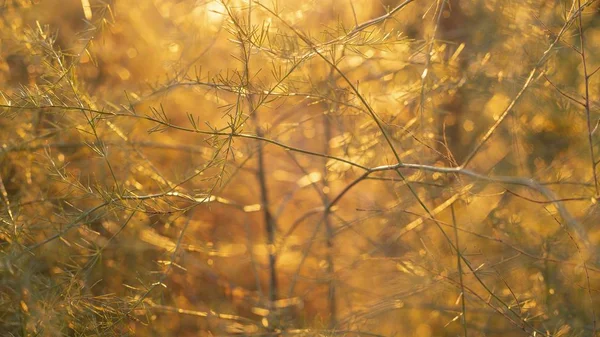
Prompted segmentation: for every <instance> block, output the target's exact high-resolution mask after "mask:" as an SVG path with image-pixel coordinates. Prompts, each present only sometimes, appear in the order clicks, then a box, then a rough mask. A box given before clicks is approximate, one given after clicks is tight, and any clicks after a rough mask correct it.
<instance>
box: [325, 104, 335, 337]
mask: <svg viewBox="0 0 600 337" xmlns="http://www.w3.org/2000/svg"><path fill="white" fill-rule="evenodd" d="M323 126H324V128H325V142H324V143H325V145H324V149H323V153H325V155H329V140H330V139H331V120H330V119H329V115H328V114H323ZM328 193H329V183H328V182H327V160H325V161H324V164H323V205H329V195H328ZM325 231H326V235H327V240H326V241H327V277H328V281H329V291H328V294H327V298H328V299H329V314H330V315H331V317H330V319H329V328H330V329H333V328H335V326H336V325H337V305H336V302H335V275H334V271H335V268H334V267H335V266H334V264H333V248H334V246H333V228H332V225H331V219H330V217H329V208H327V209H326V211H325Z"/></svg>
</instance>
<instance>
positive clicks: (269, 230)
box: [242, 0, 278, 309]
mask: <svg viewBox="0 0 600 337" xmlns="http://www.w3.org/2000/svg"><path fill="white" fill-rule="evenodd" d="M247 21H248V28H247V32H246V33H247V38H248V39H251V38H252V0H248V19H247ZM242 49H243V52H244V55H243V56H244V63H245V69H244V82H245V83H244V85H245V87H246V88H247V89H250V56H251V53H252V44H251V43H248V44H245V45H243V47H242ZM247 92H248V94H247V99H248V112H249V113H250V114H251V115H252V121H253V122H254V125H255V132H256V135H257V136H258V137H261V138H262V137H264V131H263V130H262V128H261V126H260V119H259V118H258V110H257V109H255V107H254V103H253V101H252V94H250V90H247ZM257 145H258V148H257V159H258V164H257V165H258V168H257V173H256V175H257V178H258V184H259V186H260V204H261V210H262V213H263V221H264V223H265V231H266V235H267V247H268V252H269V306H272V305H273V302H274V301H275V300H277V288H278V287H277V268H276V263H277V259H276V256H275V249H274V245H275V221H274V219H273V216H272V215H271V212H270V211H269V194H268V190H267V179H266V174H265V159H264V150H263V144H262V142H261V141H258V144H257ZM269 309H272V308H269Z"/></svg>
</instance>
